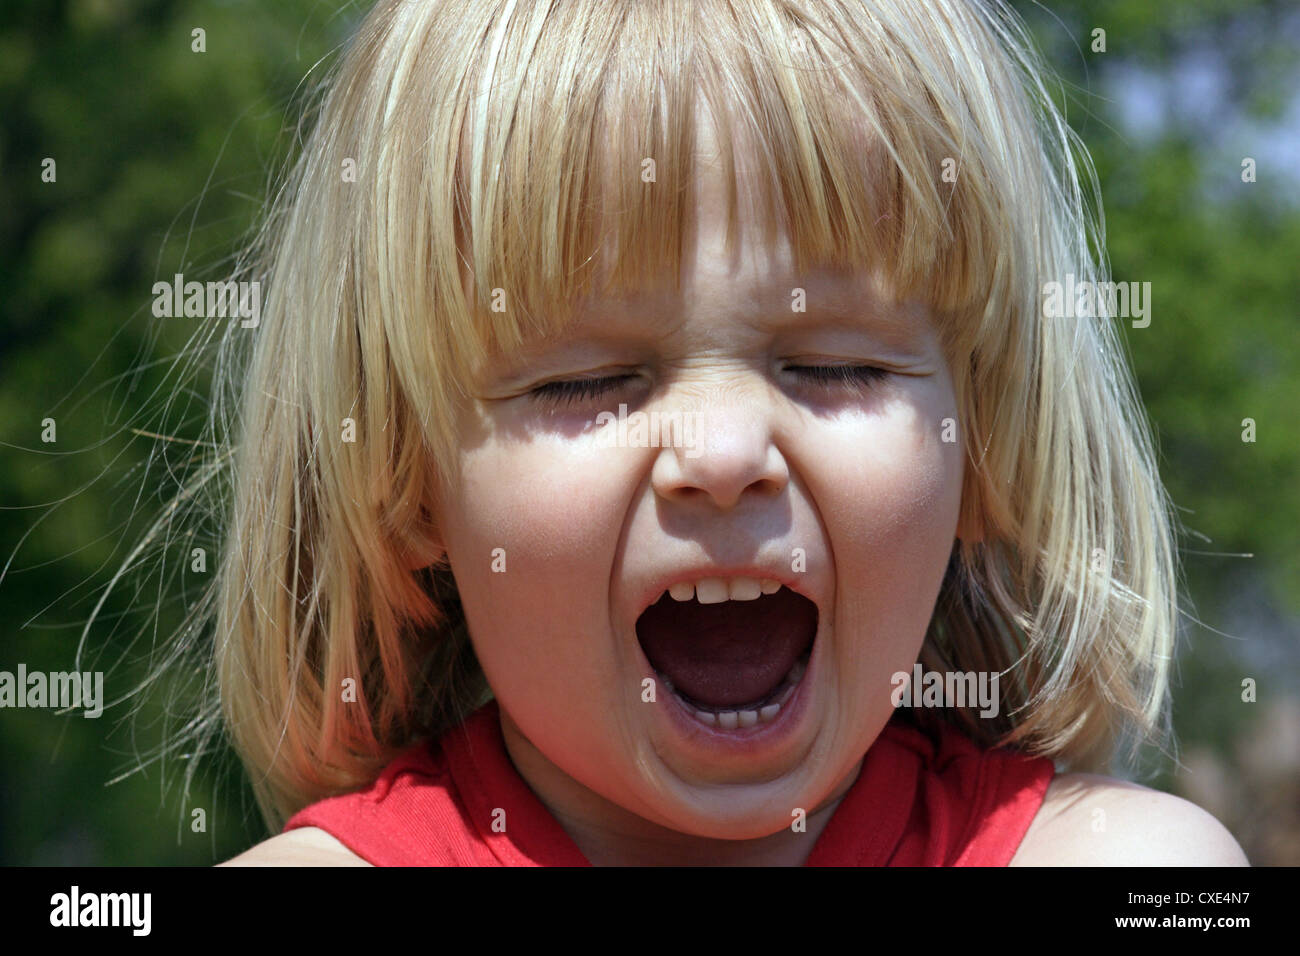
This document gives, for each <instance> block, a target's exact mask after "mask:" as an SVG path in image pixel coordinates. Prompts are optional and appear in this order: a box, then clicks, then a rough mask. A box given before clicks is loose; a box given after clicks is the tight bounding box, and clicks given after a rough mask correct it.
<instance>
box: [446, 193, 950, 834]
mask: <svg viewBox="0 0 1300 956" xmlns="http://www.w3.org/2000/svg"><path fill="white" fill-rule="evenodd" d="M714 173H716V168H715V170H714ZM714 173H710V174H709V175H707V176H705V178H704V179H703V180H702V183H701V189H702V192H701V196H702V206H701V213H702V215H701V219H700V222H701V232H700V235H699V237H698V238H699V241H698V244H697V245H696V247H695V248H694V250H693V251H688V253H687V266H688V268H687V269H686V271H685V274H684V279H683V288H682V291H681V293H680V294H673V293H671V292H668V291H664V292H662V293H661V294H659V295H656V296H653V297H646V298H643V299H638V300H631V301H619V302H608V303H593V304H592V305H591V307H590V308H589V309H588V310H587V312H586V313H584V320H583V322H582V324H581V325H580V326H579V327H575V328H574V329H572V330H571V331H570V332H568V333H566V334H565V336H564V337H563V338H562V339H560V340H558V341H554V342H550V343H547V345H546V348H545V349H544V350H543V351H541V352H539V353H538V354H537V355H536V356H534V357H530V358H529V359H527V360H525V361H524V362H522V363H516V364H515V365H509V364H507V363H506V362H504V361H498V362H496V363H495V364H493V365H490V366H489V367H487V368H485V369H483V370H482V374H481V375H479V376H478V386H477V389H476V392H477V394H476V396H475V400H474V402H473V403H472V407H470V408H468V409H467V411H466V412H465V414H464V417H463V420H462V422H461V428H462V431H461V435H462V443H461V446H460V454H459V460H458V461H457V462H455V463H453V466H454V468H455V469H456V471H457V477H458V481H459V488H458V490H457V492H456V493H455V494H454V495H453V496H452V497H451V498H450V499H449V500H446V501H444V502H443V503H442V505H441V506H440V508H439V519H440V521H441V526H442V531H443V541H444V544H445V545H446V547H447V549H448V553H449V557H450V560H451V564H452V568H453V571H454V573H455V578H456V583H457V587H458V589H459V593H460V596H461V600H462V602H463V606H464V609H465V613H466V616H467V620H468V623H469V628H470V633H471V636H472V640H473V644H474V647H475V650H476V652H477V655H478V659H479V661H480V662H481V664H482V666H483V668H484V671H485V673H486V675H487V678H488V680H489V683H490V684H491V686H492V688H493V690H494V692H495V694H496V696H497V699H498V701H499V703H500V707H501V713H502V718H503V730H504V732H505V735H506V739H507V744H508V747H509V750H510V753H511V756H512V759H513V760H514V762H515V764H516V766H517V767H518V768H519V770H520V772H521V773H522V774H523V775H524V777H525V778H526V779H527V780H528V782H529V783H530V785H531V786H532V788H533V789H534V791H536V792H537V793H538V795H539V796H540V797H541V798H542V800H543V801H544V802H546V803H547V804H548V805H549V806H550V807H551V809H552V811H553V812H555V813H556V815H557V816H558V817H559V818H560V819H561V821H562V822H563V821H564V820H565V819H566V817H567V818H571V819H577V818H582V819H584V820H585V821H586V822H587V823H595V824H597V825H600V823H601V821H602V820H603V821H604V822H605V824H606V825H608V826H609V827H610V828H613V829H617V828H619V827H622V828H624V829H627V828H628V821H630V820H634V819H635V818H634V817H630V816H629V815H628V811H630V812H631V814H635V815H636V817H639V818H641V822H642V823H643V822H644V821H651V822H652V823H653V824H657V825H659V826H661V827H666V828H669V829H670V830H675V831H678V832H679V833H687V834H693V835H697V836H705V837H715V838H725V839H753V838H758V837H762V836H766V835H768V834H774V833H777V832H778V831H781V830H783V829H785V830H787V831H789V828H790V826H791V823H792V822H793V821H794V820H795V819H797V814H796V810H797V809H802V810H804V811H805V812H806V813H808V814H809V815H811V814H812V813H813V812H814V810H815V809H816V808H819V807H823V808H824V807H826V806H827V805H828V804H829V803H830V802H831V801H834V800H836V799H838V797H839V796H841V795H842V793H843V791H844V790H845V789H846V788H847V787H848V786H849V785H850V784H851V783H852V781H853V779H854V777H855V775H856V773H857V769H858V766H859V762H860V759H861V757H862V755H863V754H864V753H865V751H866V750H867V749H868V747H869V746H870V745H871V743H872V741H873V740H874V739H875V737H876V735H877V734H878V733H879V731H880V730H881V729H882V727H883V726H884V724H885V723H886V721H887V720H888V719H889V717H890V715H891V714H892V713H893V707H892V704H891V700H890V695H891V690H892V689H893V688H892V685H891V676H892V675H893V674H894V673H895V672H898V671H910V669H911V666H912V664H913V662H914V661H915V660H916V657H917V654H918V652H919V648H920V645H921V642H922V639H923V637H924V634H925V630H926V626H927V624H928V622H929V619H930V616H931V613H932V611H933V608H934V603H935V598H936V596H937V594H938V591H939V586H940V582H941V580H942V577H943V574H944V570H945V567H946V565H947V561H948V558H949V555H950V553H951V550H952V546H953V542H954V537H955V534H956V530H957V520H958V510H959V502H960V497H961V474H962V460H963V451H962V448H961V446H960V445H959V444H957V443H955V442H953V441H951V440H950V441H948V442H945V441H943V435H944V433H945V432H947V434H948V435H949V436H951V435H952V434H953V433H955V432H957V431H958V429H956V428H955V427H951V426H950V427H948V428H945V422H944V420H945V419H949V418H950V419H953V420H954V421H955V420H956V418H957V412H956V406H955V401H954V397H953V389H952V381H951V378H950V375H949V371H948V368H947V365H946V363H945V361H944V358H943V355H942V352H941V350H940V345H939V342H938V339H937V336H936V334H935V330H934V328H933V327H932V325H931V323H930V319H929V317H928V316H927V315H926V314H925V312H924V310H920V309H916V308H904V307H900V306H895V305H891V304H889V303H887V302H885V301H882V300H878V299H877V298H875V296H873V294H872V291H871V290H872V286H871V284H870V283H869V282H868V281H867V280H866V279H865V278H861V277H858V278H851V277H843V276H841V277H835V276H829V275H820V276H811V275H806V276H796V275H792V274H790V271H789V266H788V262H789V257H788V255H787V254H786V250H785V249H784V247H783V248H781V249H778V250H775V251H773V252H772V253H770V254H766V253H764V252H762V250H760V249H759V248H758V246H757V244H756V243H755V242H753V241H751V240H750V236H749V235H748V234H747V235H746V237H745V242H744V243H743V245H742V246H741V256H740V260H739V261H738V262H735V263H728V262H727V261H726V257H725V255H724V253H723V235H722V228H723V216H722V209H723V207H722V205H721V203H722V192H721V189H722V185H721V181H720V179H719V177H717V176H716V175H715V174H714ZM650 188H654V187H650ZM663 188H667V187H663ZM837 278H838V280H839V284H837V282H836V280H837ZM796 288H802V289H804V290H806V297H807V310H806V312H796V311H793V310H792V308H791V304H792V302H794V301H796V300H795V298H794V296H793V295H792V292H793V290H795V289H796ZM836 363H840V364H845V363H847V364H853V365H873V366H879V367H881V368H884V369H887V370H888V371H889V372H890V374H888V375H886V376H884V377H883V378H882V379H880V380H879V381H876V382H872V383H869V384H866V385H863V386H861V387H860V390H856V391H855V389H854V387H853V386H852V385H850V384H845V383H843V382H835V381H832V382H830V383H819V382H816V381H810V380H809V379H807V378H806V377H801V375H800V374H799V373H796V372H792V371H790V369H789V367H790V366H826V365H832V364H836ZM619 375H630V376H632V377H630V378H628V379H625V380H623V381H621V382H619V383H617V384H616V387H615V388H614V389H612V390H610V391H608V392H605V393H604V394H601V395H598V396H596V397H581V398H579V399H578V400H577V401H576V402H574V403H573V404H571V405H559V406H548V405H544V404H541V403H539V402H538V401H536V400H535V399H534V398H533V397H530V395H529V394H528V393H529V391H530V390H531V389H534V388H536V387H537V386H539V385H542V384H544V383H546V382H553V381H555V380H563V379H574V378H579V377H584V376H586V377H606V376H619ZM620 403H626V405H627V415H628V416H633V415H635V413H637V412H644V413H647V415H648V413H650V412H652V411H657V412H660V413H661V414H666V413H669V412H673V411H677V412H683V413H695V414H697V415H698V416H699V417H698V419H697V421H698V425H699V427H698V429H697V432H698V434H697V435H696V436H695V438H696V445H695V449H694V450H692V449H691V448H689V447H654V446H653V444H650V445H649V447H647V444H648V443H647V442H641V443H640V445H641V447H627V445H633V444H636V442H635V438H634V437H633V438H630V439H629V440H628V441H627V442H626V443H625V445H624V446H622V447H608V445H609V442H608V440H606V441H605V442H602V441H601V438H600V436H601V435H602V434H606V437H607V439H608V436H611V435H616V434H617V433H618V430H619V428H620V425H619V423H618V422H617V421H615V422H613V423H610V424H605V425H604V426H603V429H602V426H599V425H595V424H592V425H590V426H589V425H588V422H590V421H593V420H594V419H596V416H597V415H598V414H599V413H600V412H602V411H609V412H613V413H614V414H615V415H617V414H618V407H619V404H620ZM634 424H635V423H634V422H633V421H629V422H628V425H629V426H632V425H634ZM634 431H635V430H634V428H632V427H629V428H628V434H629V435H632V436H634ZM648 434H649V435H650V437H651V442H653V437H654V435H655V433H654V432H653V431H650V432H648ZM497 549H500V551H498V550H497ZM800 555H802V556H803V563H802V564H801V563H800V561H799V556H800ZM711 568H712V569H733V570H734V569H741V568H744V569H750V570H751V571H753V574H752V576H753V577H756V578H757V577H766V578H773V579H776V580H780V581H784V582H786V583H787V584H788V585H789V586H790V587H791V588H794V589H796V590H797V591H798V592H799V593H802V594H804V595H806V596H807V597H808V598H810V599H811V600H812V601H813V602H814V603H815V605H816V608H817V615H816V626H815V627H816V629H815V639H814V641H813V644H812V649H811V659H810V662H809V664H808V667H807V670H806V673H805V674H804V676H803V677H802V679H801V680H800V682H799V684H798V687H797V689H796V691H795V693H794V695H793V696H792V697H790V698H788V699H787V700H786V702H785V703H784V704H783V705H782V707H781V709H780V711H779V712H778V713H777V714H776V716H775V717H774V718H772V719H770V720H767V721H760V722H759V723H758V724H757V725H754V726H750V727H742V726H739V724H738V725H737V726H736V728H735V729H730V730H729V729H725V727H724V726H723V723H724V721H723V720H722V719H720V718H715V722H714V726H712V727H709V726H707V725H706V723H705V721H704V720H703V719H701V718H698V717H696V716H694V715H693V713H692V712H691V711H689V710H688V709H687V708H686V707H685V706H683V704H682V703H681V702H680V701H679V699H678V698H677V697H676V696H675V694H674V691H672V690H670V689H669V688H667V687H666V686H665V685H664V683H663V680H662V678H661V677H657V676H656V672H655V669H654V668H652V667H651V665H650V664H649V662H648V657H647V653H646V651H645V649H644V648H643V646H642V644H641V641H640V640H639V638H638V627H637V621H638V616H639V615H640V614H641V612H642V611H643V610H645V609H646V607H647V606H648V605H650V604H652V603H654V602H655V601H656V600H657V599H658V598H659V595H660V593H662V591H663V590H664V589H666V588H667V587H668V586H669V584H671V583H674V582H675V581H677V580H679V579H680V577H681V573H682V572H688V573H687V576H688V577H689V578H690V579H691V580H699V579H702V578H707V577H711V576H713V575H711V574H710V573H709V569H711ZM502 569H503V570H502ZM723 576H725V575H723ZM664 600H665V602H671V601H672V600H673V599H672V597H666V598H665V599H664ZM764 600H766V599H764ZM796 603H798V602H797V600H796ZM788 606H789V605H788V603H787V607H788ZM753 607H759V605H757V604H755V605H753ZM715 610H716V609H715ZM803 610H804V611H810V608H808V607H807V606H804V607H803ZM791 613H792V614H793V613H794V612H791ZM778 619H781V615H780V614H774V615H773V616H772V617H771V620H773V621H775V620H778ZM792 620H795V621H796V623H798V621H801V620H802V619H798V618H797V615H796V616H795V618H793V619H792ZM810 620H811V618H810ZM787 624H788V625H789V624H790V622H789V621H787ZM758 639H759V636H758V635H756V636H755V640H758ZM791 641H794V639H793V638H789V639H784V640H781V641H776V642H774V643H773V644H772V645H771V646H772V647H773V648H775V650H773V651H772V653H774V654H776V655H777V656H780V655H781V654H782V653H784V654H786V655H787V656H788V655H789V654H790V653H792V651H791V648H792V647H794V644H792V643H791ZM689 644H690V640H687V641H686V642H685V645H687V646H685V647H683V645H681V644H678V645H676V651H675V653H676V654H677V655H678V656H679V657H680V656H681V655H682V654H686V655H687V656H689V654H690V652H691V648H690V647H689ZM795 644H797V641H795ZM669 645H672V642H671V641H668V643H667V644H666V645H665V644H660V645H659V646H660V647H661V648H662V647H665V646H669ZM697 646H699V647H704V646H706V642H705V640H704V639H703V638H701V639H700V641H699V642H698V645H697ZM708 646H710V647H711V648H713V651H711V653H712V652H714V651H716V654H717V655H719V656H718V657H715V660H714V664H713V665H707V664H700V668H701V669H702V670H697V671H696V676H697V678H698V676H699V674H700V673H702V672H703V671H706V670H707V666H715V667H716V666H718V665H717V663H716V661H717V660H723V661H730V662H732V665H733V669H737V668H736V667H735V666H734V662H735V661H736V660H737V658H736V657H728V656H727V655H728V654H735V653H738V652H737V651H736V648H734V647H732V648H730V649H718V648H716V647H714V646H713V645H708ZM764 646H767V645H764ZM795 650H798V648H797V647H795ZM664 653H667V652H666V651H664ZM739 653H741V654H742V656H743V651H741V652H739ZM678 663H679V665H680V661H679V662H678ZM755 666H756V667H757V669H758V671H759V672H760V675H761V672H762V666H763V665H762V662H761V661H758V662H756V664H755ZM779 666H780V667H781V669H782V670H783V671H784V664H781V665H779ZM769 670H770V668H769ZM725 676H726V675H723V677H725ZM647 679H654V680H655V684H654V698H655V699H654V701H653V702H650V701H648V700H646V697H647V696H649V695H648V693H647V692H646V690H645V687H646V684H645V681H646V680H647ZM755 680H757V681H758V682H759V683H763V684H764V686H766V684H767V683H770V681H767V679H766V678H763V677H761V676H760V677H756V678H755ZM707 683H708V680H707V675H706V679H705V681H704V684H701V683H700V682H699V680H698V679H697V680H696V681H695V683H693V684H692V686H693V687H695V688H696V690H697V693H699V694H704V691H703V690H700V688H701V687H703V686H705V685H707ZM722 683H723V684H725V683H726V681H725V680H723V681H722ZM753 686H755V687H756V686H758V685H757V684H753ZM698 699H699V698H697V700H698ZM733 702H734V701H733ZM723 709H724V710H725V707H724V708H723ZM725 722H730V721H729V719H728V720H727V721H725ZM602 798H603V799H602ZM593 818H598V819H593ZM638 825H639V824H638Z"/></svg>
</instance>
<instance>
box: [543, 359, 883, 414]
mask: <svg viewBox="0 0 1300 956" xmlns="http://www.w3.org/2000/svg"><path fill="white" fill-rule="evenodd" d="M786 371H787V372H791V371H793V372H796V373H799V374H801V375H803V376H804V377H805V378H807V379H808V380H810V381H811V382H814V383H815V384H817V385H821V386H825V387H831V386H834V385H844V386H846V387H849V388H853V389H856V390H861V389H862V388H863V387H864V386H870V385H874V384H875V383H877V382H879V381H880V380H881V379H883V378H884V377H885V376H886V375H888V374H889V373H888V372H886V371H885V370H884V369H883V368H876V367H875V366H874V365H788V366H786ZM630 378H636V376H635V375H611V376H607V377H605V378H577V379H569V380H567V381H560V382H547V383H546V384H545V385H539V386H537V387H536V388H534V389H532V390H531V391H530V392H529V393H528V394H529V397H531V398H533V399H534V400H535V401H538V402H543V403H546V404H551V405H572V404H574V403H575V402H580V401H589V400H591V399H593V398H599V397H600V396H601V395H604V394H606V393H607V392H611V391H613V390H614V389H615V388H617V387H618V385H619V383H621V382H626V381H627V380H628V379H630Z"/></svg>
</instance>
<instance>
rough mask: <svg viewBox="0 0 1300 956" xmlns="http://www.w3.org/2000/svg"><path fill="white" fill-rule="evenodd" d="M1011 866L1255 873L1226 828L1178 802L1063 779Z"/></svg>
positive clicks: (1134, 787) (1120, 784)
mask: <svg viewBox="0 0 1300 956" xmlns="http://www.w3.org/2000/svg"><path fill="white" fill-rule="evenodd" d="M1011 865H1012V866H1249V865H1250V861H1249V860H1247V859H1246V855H1245V854H1244V853H1243V852H1242V850H1241V847H1240V846H1238V845H1237V841H1236V840H1235V839H1233V836H1232V834H1231V833H1229V832H1228V830H1227V828H1226V827H1224V825H1223V824H1222V823H1220V822H1219V821H1218V820H1216V819H1215V818H1214V817H1213V816H1211V815H1210V814H1209V813H1207V812H1206V811H1204V810H1202V809H1201V808H1200V807H1198V806H1197V805H1196V804H1194V803H1191V802H1189V801H1187V800H1184V799H1182V798H1181V797H1175V796H1173V795H1172V794H1168V793H1162V792H1161V791H1159V790H1152V789H1150V788H1149V787H1143V786H1139V785H1138V784H1135V783H1127V782H1124V781H1122V780H1115V779H1113V778H1111V777H1104V776H1100V775H1098V774H1090V773H1067V774H1058V775H1057V776H1056V777H1054V778H1053V779H1052V783H1051V786H1050V787H1048V790H1047V795H1046V797H1045V798H1044V800H1043V805H1042V807H1041V808H1040V809H1039V811H1038V813H1037V815H1036V816H1035V817H1034V820H1033V822H1032V823H1031V824H1030V825H1029V830H1028V831H1027V832H1026V833H1025V838H1024V840H1023V841H1022V842H1021V844H1020V848H1019V849H1018V850H1017V851H1016V855H1015V857H1013V858H1012V860H1011Z"/></svg>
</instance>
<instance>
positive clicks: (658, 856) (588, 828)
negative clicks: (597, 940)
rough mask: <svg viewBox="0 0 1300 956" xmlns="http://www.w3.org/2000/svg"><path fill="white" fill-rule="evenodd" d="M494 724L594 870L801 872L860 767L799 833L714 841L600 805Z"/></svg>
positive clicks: (508, 727) (508, 726) (516, 735)
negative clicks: (661, 868) (728, 868)
mask: <svg viewBox="0 0 1300 956" xmlns="http://www.w3.org/2000/svg"><path fill="white" fill-rule="evenodd" d="M501 723H502V728H501V729H502V735H503V737H504V738H505V743H506V752H507V753H508V754H509V756H510V760H511V762H512V763H513V764H514V766H515V769H516V770H517V771H518V772H519V774H520V776H521V777H523V779H524V780H525V781H526V782H527V783H528V785H529V787H530V788H531V789H532V791H533V793H534V794H535V795H536V796H537V798H538V799H539V800H540V801H541V802H542V804H543V805H544V806H545V807H546V809H547V810H549V811H550V813H551V815H552V816H553V817H555V819H556V821H557V822H558V823H559V824H560V827H561V828H562V829H563V830H564V832H565V833H566V834H568V836H569V838H570V839H571V840H573V842H574V844H575V845H576V846H577V847H578V849H579V850H581V851H582V854H583V856H585V857H586V858H587V860H588V861H589V862H590V863H591V864H592V865H593V866H802V865H803V864H804V862H805V861H806V860H807V859H808V856H809V855H810V854H811V853H812V849H813V847H814V846H815V845H816V843H817V840H818V838H819V837H820V836H821V834H822V831H823V830H825V828H826V824H827V823H829V822H830V819H831V817H832V816H833V815H834V814H835V809H836V807H838V806H839V804H840V801H841V800H842V799H843V798H844V795H845V794H846V793H847V792H848V790H849V788H850V787H852V786H853V782H854V781H855V780H856V779H857V777H858V772H859V770H860V769H861V761H859V762H858V763H856V764H854V766H853V768H852V770H851V772H850V773H848V774H847V775H846V776H845V778H844V780H843V781H842V782H841V783H840V784H839V786H837V787H836V788H835V792H834V793H833V794H832V795H831V798H830V799H828V800H826V801H825V802H823V803H822V804H821V805H820V806H818V807H817V808H816V809H814V810H813V811H812V812H810V813H809V814H808V816H807V818H806V820H805V828H804V829H803V830H802V831H800V832H795V831H794V830H792V829H791V828H790V827H784V828H782V829H781V830H779V831H778V832H776V833H773V834H770V835H769V836H765V837H760V838H758V839H754V840H719V839H714V838H710V837H700V836H694V835H692V834H688V833H681V832H679V831H677V830H672V829H669V828H667V827H663V826H660V825H658V824H656V823H653V822H651V821H649V820H646V819H644V818H643V817H640V816H637V815H636V814H634V813H631V812H629V811H628V810H625V809H624V808H622V807H620V806H618V805H617V804H614V803H612V802H610V801H609V800H606V799H605V798H604V797H602V796H600V795H599V794H597V793H595V792H593V791H591V790H589V789H587V788H586V787H584V786H582V785H581V784H580V783H578V782H577V781H576V780H573V779H572V778H571V777H569V776H568V775H567V774H564V773H563V772H562V771H560V770H559V769H558V768H557V767H555V766H554V765H553V764H551V762H550V761H549V760H547V759H546V757H544V756H543V755H542V754H541V753H540V752H539V751H538V750H537V749H536V748H535V747H534V746H533V745H532V743H531V742H530V741H528V739H527V738H525V737H524V736H523V735H522V734H521V733H520V732H519V729H518V728H517V727H515V726H514V725H513V722H512V721H510V720H509V719H508V718H505V716H504V714H503V719H502V722H501Z"/></svg>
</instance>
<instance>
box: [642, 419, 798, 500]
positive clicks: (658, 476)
mask: <svg viewBox="0 0 1300 956" xmlns="http://www.w3.org/2000/svg"><path fill="white" fill-rule="evenodd" d="M730 398H732V399H734V400H730V401H728V400H723V399H722V398H721V397H720V396H717V395H714V396H711V397H710V401H708V402H701V403H700V404H699V405H697V406H696V408H695V410H693V411H689V412H684V413H683V415H693V416H694V422H693V424H694V426H695V429H694V430H695V435H694V439H695V440H694V442H693V443H677V442H674V443H673V445H672V446H671V447H665V448H663V449H661V451H660V452H659V455H658V457H657V458H656V459H655V463H654V468H653V470H652V472H651V475H650V483H651V485H652V486H653V488H654V490H655V493H656V494H657V495H659V496H660V497H661V498H663V499H666V500H669V501H675V502H681V503H687V502H692V501H703V500H706V499H711V500H712V502H713V503H714V505H715V506H716V507H717V508H719V509H721V510H728V509H731V508H734V507H735V506H736V505H737V503H739V502H740V500H741V498H742V496H743V495H744V494H745V493H746V492H747V491H748V492H752V493H754V494H757V495H760V496H766V497H776V496H777V495H779V494H780V493H781V492H782V491H784V490H785V487H786V485H787V484H788V483H789V481H790V471H789V467H788V466H787V464H786V461H785V457H784V456H783V455H782V454H781V452H780V451H779V450H778V449H777V447H776V445H775V444H774V443H773V441H772V426H771V415H770V411H769V410H768V409H767V406H766V405H765V403H764V402H763V401H762V400H761V399H757V398H755V397H754V396H753V395H752V394H751V395H748V396H740V395H732V396H730Z"/></svg>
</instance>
